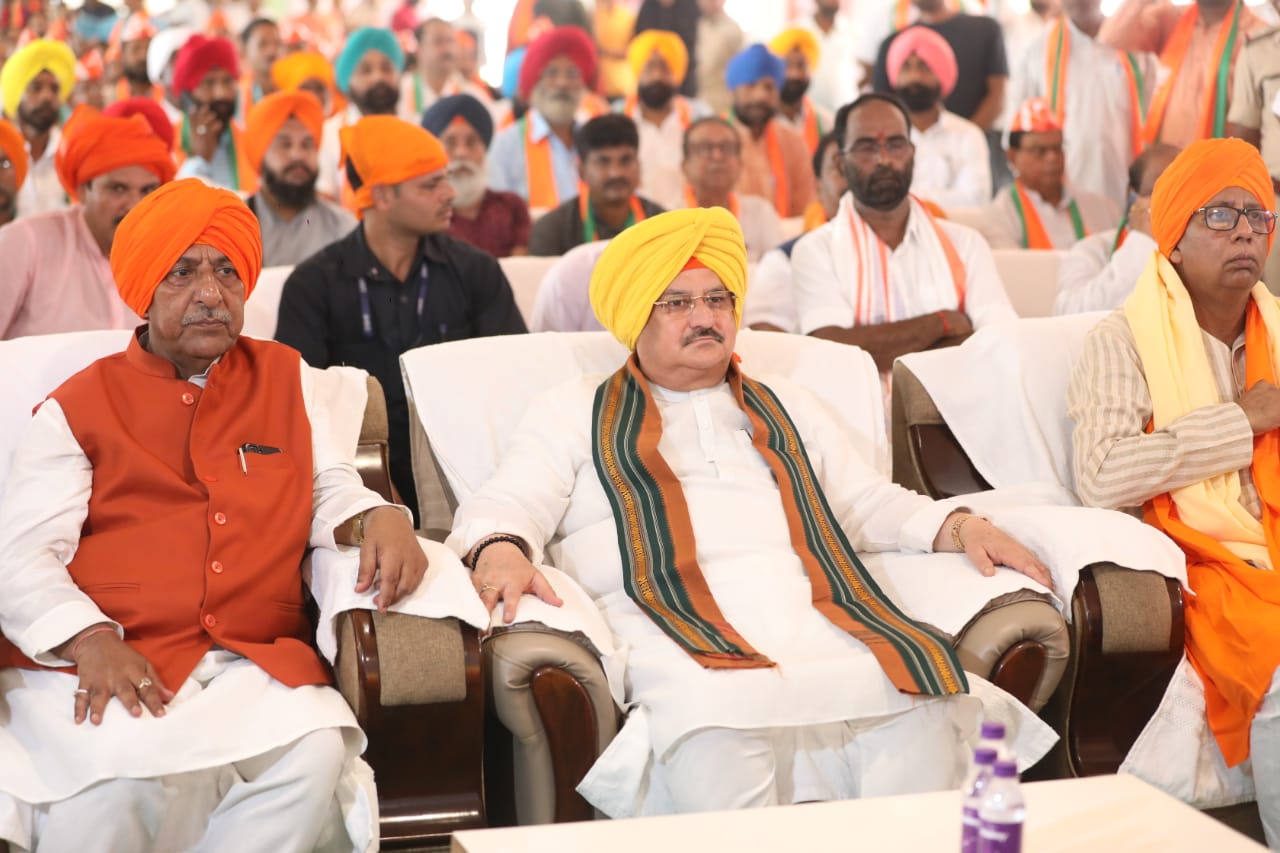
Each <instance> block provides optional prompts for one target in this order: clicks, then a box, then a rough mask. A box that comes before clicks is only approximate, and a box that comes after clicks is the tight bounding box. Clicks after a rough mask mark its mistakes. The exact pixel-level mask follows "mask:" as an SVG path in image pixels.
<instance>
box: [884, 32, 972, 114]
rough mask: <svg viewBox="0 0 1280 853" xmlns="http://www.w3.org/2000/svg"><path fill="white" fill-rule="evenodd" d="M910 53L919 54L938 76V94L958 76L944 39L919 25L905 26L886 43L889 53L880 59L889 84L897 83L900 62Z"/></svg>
mask: <svg viewBox="0 0 1280 853" xmlns="http://www.w3.org/2000/svg"><path fill="white" fill-rule="evenodd" d="M912 54H915V55H916V56H918V57H920V59H921V60H922V61H923V62H924V64H925V65H927V66H929V70H930V71H932V72H933V76H934V77H937V78H938V82H939V83H940V84H941V85H942V97H944V98H945V97H947V96H948V95H950V94H951V92H952V91H953V90H954V89H955V87H956V80H957V79H959V77H960V71H959V69H958V68H957V66H956V55H955V52H954V51H953V50H952V49H951V45H950V44H948V43H947V40H946V39H944V38H943V37H942V36H940V35H938V33H936V32H935V31H933V30H931V29H929V28H928V27H922V26H914V27H908V28H907V29H905V30H903V31H902V32H901V33H899V34H898V37H897V38H895V39H894V40H893V41H892V42H891V43H890V44H889V54H888V55H887V56H886V57H885V63H884V64H885V71H887V72H888V74H889V85H890V86H893V87H895V88H896V87H897V85H898V74H899V72H901V71H902V65H903V63H905V62H906V61H907V59H908V58H909V57H910V56H911V55H912Z"/></svg>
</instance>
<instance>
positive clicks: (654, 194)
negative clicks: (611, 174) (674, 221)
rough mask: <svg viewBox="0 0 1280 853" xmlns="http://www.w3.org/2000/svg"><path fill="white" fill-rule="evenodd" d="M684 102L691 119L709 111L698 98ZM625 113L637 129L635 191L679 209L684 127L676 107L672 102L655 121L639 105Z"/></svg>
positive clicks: (682, 186)
mask: <svg viewBox="0 0 1280 853" xmlns="http://www.w3.org/2000/svg"><path fill="white" fill-rule="evenodd" d="M676 97H680V96H679V95H677V96H676ZM685 103H686V104H687V105H688V113H689V120H690V121H691V122H693V121H697V120H698V119H700V118H702V117H704V116H708V115H710V114H711V108H710V107H708V106H707V105H706V104H704V103H702V102H701V101H696V100H691V99H686V100H685ZM628 115H629V116H630V117H631V120H632V121H634V122H635V123H636V130H638V131H639V132H640V154H639V158H640V186H639V187H637V188H636V193H637V194H638V195H642V196H644V197H645V198H648V199H653V201H655V202H656V203H657V204H659V205H661V206H662V207H664V208H666V209H667V210H679V209H680V208H682V207H684V170H683V168H682V167H683V165H684V131H685V124H684V122H683V121H682V120H681V115H680V110H679V109H677V108H676V106H675V104H674V103H673V105H672V109H671V112H669V113H667V115H666V118H664V119H663V120H662V121H661V122H659V123H658V124H654V123H653V122H651V121H649V120H648V119H646V118H644V117H643V116H642V115H641V112H640V108H639V107H636V108H635V109H634V110H632V111H631V112H630V113H628Z"/></svg>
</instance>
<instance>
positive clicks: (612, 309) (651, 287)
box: [591, 207, 747, 349]
mask: <svg viewBox="0 0 1280 853" xmlns="http://www.w3.org/2000/svg"><path fill="white" fill-rule="evenodd" d="M690 260H697V261H698V262H700V263H701V264H702V265H703V266H705V267H706V268H707V269H709V270H711V271H712V272H713V273H715V274H716V275H717V276H719V277H720V282H721V283H722V284H723V285H724V286H725V288H726V289H727V290H729V291H730V292H731V293H733V294H734V295H735V296H736V297H737V301H736V303H735V305H734V311H733V313H734V320H735V321H736V322H738V323H741V322H742V305H743V302H744V299H745V297H746V294H747V248H746V244H745V243H744V242H743V240H742V226H741V225H739V224H738V219H737V217H735V216H734V215H733V214H732V213H730V212H729V211H727V210H725V209H724V208H723V207H691V208H686V209H684V210H672V211H670V212H668V213H661V214H658V215H657V216H651V217H649V218H648V219H645V220H644V221H642V222H637V223H636V224H635V225H632V226H631V227H630V228H628V229H626V230H625V231H623V232H622V233H621V234H619V235H618V236H617V237H614V238H613V240H611V241H610V243H609V245H608V247H607V248H606V249H605V250H604V254H602V255H601V256H600V260H599V261H597V262H596V267H595V270H594V271H593V272H592V273H591V308H592V310H593V311H595V314H596V319H598V320H599V321H600V325H602V326H604V327H605V328H606V329H608V330H609V331H610V332H612V333H613V336H614V337H615V338H617V339H618V340H619V341H621V342H622V344H623V345H624V346H625V347H626V348H627V349H635V348H636V338H638V337H640V332H641V331H642V330H643V329H644V327H645V324H646V323H648V322H649V313H650V312H651V311H652V310H653V303H654V302H655V301H657V299H658V298H659V297H660V296H662V292H663V291H664V290H666V289H667V287H668V286H669V285H670V284H671V282H672V281H673V280H674V279H675V277H676V276H677V275H679V274H680V271H681V270H683V269H684V268H685V265H686V264H688V263H689V261H690Z"/></svg>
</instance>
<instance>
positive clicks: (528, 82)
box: [519, 27, 596, 101]
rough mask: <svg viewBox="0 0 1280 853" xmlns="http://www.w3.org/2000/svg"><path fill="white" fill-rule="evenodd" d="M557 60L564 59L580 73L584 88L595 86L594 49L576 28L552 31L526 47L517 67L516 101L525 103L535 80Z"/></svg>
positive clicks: (590, 42) (587, 37) (583, 34)
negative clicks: (518, 99)
mask: <svg viewBox="0 0 1280 853" xmlns="http://www.w3.org/2000/svg"><path fill="white" fill-rule="evenodd" d="M557 56H567V57H569V59H571V60H572V61H573V64H574V65H576V66H578V70H579V71H580V72H582V79H583V81H584V82H585V83H586V84H587V85H588V86H590V85H592V84H593V83H594V82H595V77H596V46H595V44H594V43H593V42H592V41H591V36H589V35H587V34H586V33H585V32H584V31H583V30H582V29H580V28H578V27H556V28H555V29H554V30H549V31H548V32H545V33H543V34H542V35H540V36H538V38H537V39H536V40H535V41H534V43H533V44H531V45H529V50H528V52H527V53H526V54H525V55H524V64H523V65H521V66H520V88H519V94H520V98H521V99H522V100H524V101H528V100H529V93H530V92H532V91H533V87H534V86H536V85H538V78H540V77H541V76H542V72H543V70H544V69H546V67H547V65H548V64H550V62H551V60H553V59H555V58H556V57H557Z"/></svg>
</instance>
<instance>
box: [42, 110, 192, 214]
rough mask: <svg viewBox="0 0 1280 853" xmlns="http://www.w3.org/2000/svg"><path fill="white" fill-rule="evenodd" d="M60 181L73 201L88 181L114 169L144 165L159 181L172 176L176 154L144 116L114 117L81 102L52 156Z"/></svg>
mask: <svg viewBox="0 0 1280 853" xmlns="http://www.w3.org/2000/svg"><path fill="white" fill-rule="evenodd" d="M53 165H54V168H55V169H57V172H58V181H59V183H61V184H62V188H63V189H64V190H66V191H67V195H69V196H71V199H72V200H73V201H74V200H75V199H76V191H77V190H78V189H79V188H80V185H81V184H83V183H84V182H85V181H92V180H93V179H94V178H96V177H98V176H99V175H105V174H106V173H107V172H110V171H112V170H114V169H122V168H124V167H125V166H141V167H142V168H144V169H147V170H149V171H150V172H151V173H152V174H154V175H155V176H156V177H157V178H159V179H160V183H162V184H163V183H167V182H169V181H171V180H173V175H174V172H175V171H177V169H176V167H175V166H174V165H173V156H172V155H171V154H170V153H169V146H168V145H167V144H165V141H164V140H163V139H161V138H160V137H159V136H157V135H156V133H155V131H154V130H152V128H151V125H150V123H149V122H148V121H147V120H146V118H145V117H143V116H132V117H130V118H114V117H112V116H107V115H103V114H102V113H100V112H98V111H97V110H95V109H94V108H93V107H90V106H87V105H85V104H81V105H80V106H78V107H76V111H75V112H73V113H72V114H71V118H69V119H67V124H66V126H65V127H63V129H62V141H61V142H60V143H59V144H58V151H57V153H55V154H54V157H53Z"/></svg>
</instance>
